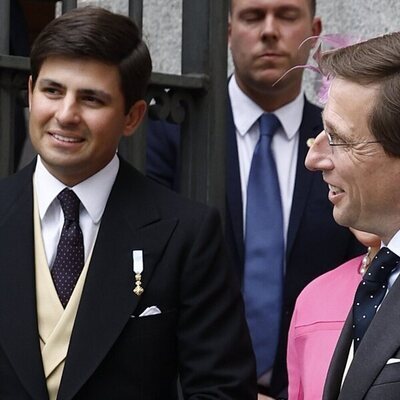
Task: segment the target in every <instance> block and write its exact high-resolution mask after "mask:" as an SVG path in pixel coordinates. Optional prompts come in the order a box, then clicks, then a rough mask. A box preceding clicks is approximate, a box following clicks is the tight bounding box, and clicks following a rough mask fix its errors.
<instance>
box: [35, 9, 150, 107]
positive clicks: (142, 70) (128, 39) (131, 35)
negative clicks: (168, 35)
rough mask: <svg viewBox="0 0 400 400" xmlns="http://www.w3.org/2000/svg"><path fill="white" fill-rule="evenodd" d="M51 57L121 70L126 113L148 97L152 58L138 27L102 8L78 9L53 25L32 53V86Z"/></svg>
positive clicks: (44, 32) (41, 37)
mask: <svg viewBox="0 0 400 400" xmlns="http://www.w3.org/2000/svg"><path fill="white" fill-rule="evenodd" d="M52 56H62V57H69V58H87V59H94V60H98V61H101V62H104V63H105V64H110V65H115V66H117V67H118V70H119V74H120V78H121V79H120V80H121V91H122V93H123V96H124V100H125V112H128V111H129V109H130V108H131V106H132V105H133V104H134V103H135V102H136V101H138V100H140V99H143V98H144V97H145V93H146V89H147V84H148V81H149V79H150V75H151V69H152V64H151V58H150V53H149V50H148V48H147V46H146V44H145V43H144V42H143V40H142V37H141V34H140V32H139V29H138V27H137V25H136V24H135V23H134V22H133V21H132V20H131V19H129V18H128V17H126V16H123V15H119V14H114V13H112V12H110V11H107V10H105V9H103V8H98V7H83V8H75V9H73V10H71V11H69V12H67V13H66V14H63V15H61V16H60V17H59V18H56V19H54V20H53V21H51V22H50V23H49V24H48V25H47V26H46V27H45V28H44V29H43V31H42V32H41V33H40V34H39V36H38V37H37V38H36V40H35V42H34V43H33V46H32V50H31V70H32V82H33V85H34V84H35V82H36V79H37V77H38V75H39V72H40V68H41V67H42V64H43V62H44V61H45V60H46V59H47V58H48V57H52Z"/></svg>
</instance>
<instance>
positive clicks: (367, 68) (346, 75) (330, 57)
mask: <svg viewBox="0 0 400 400" xmlns="http://www.w3.org/2000/svg"><path fill="white" fill-rule="evenodd" d="M319 65H320V68H321V70H322V73H323V74H324V75H325V76H328V77H330V78H334V77H338V78H342V79H345V80H348V81H351V82H354V83H357V84H360V85H366V86H368V85H377V87H378V92H377V95H376V97H375V102H374V104H373V106H372V107H371V111H370V115H369V117H368V126H369V129H370V131H371V133H372V134H373V135H374V137H375V138H376V139H377V140H379V141H381V142H382V146H383V148H384V150H385V152H386V153H387V154H389V155H392V156H396V157H400V118H399V115H400V32H395V33H391V34H388V35H384V36H380V37H376V38H373V39H370V40H367V41H365V42H361V43H357V44H354V45H352V46H348V47H345V48H341V49H338V50H334V51H330V52H327V53H325V54H323V56H322V58H321V60H320V62H319Z"/></svg>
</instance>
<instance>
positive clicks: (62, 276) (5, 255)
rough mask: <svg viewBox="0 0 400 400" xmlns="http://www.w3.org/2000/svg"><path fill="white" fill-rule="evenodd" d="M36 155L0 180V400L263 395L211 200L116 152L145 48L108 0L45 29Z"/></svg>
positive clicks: (143, 72)
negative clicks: (174, 187)
mask: <svg viewBox="0 0 400 400" xmlns="http://www.w3.org/2000/svg"><path fill="white" fill-rule="evenodd" d="M31 65H32V75H31V77H30V79H29V109H30V122H29V132H30V137H31V140H32V143H33V146H34V147H35V149H36V151H37V152H38V157H37V158H36V159H35V160H34V161H33V162H32V163H31V164H30V165H29V166H27V167H26V168H25V169H23V170H22V171H21V172H19V173H17V174H16V175H14V176H11V177H9V178H7V179H5V180H3V181H2V182H1V183H0V221H1V223H0V238H1V241H2V246H0V277H1V279H0V285H1V289H0V398H1V399H19V400H24V399H26V400H28V399H36V400H45V399H50V400H53V399H59V400H61V399H63V400H71V399H74V400H75V399H76V400H78V399H82V400H83V399H85V400H88V399H96V400H98V399H115V400H116V399H121V400H122V399H131V398H132V399H142V400H150V399H163V400H164V399H176V398H177V396H178V395H177V380H178V376H179V381H180V384H181V387H182V392H183V397H184V398H185V399H186V398H187V399H189V398H190V399H193V400H194V399H201V398H208V399H216V400H217V399H237V400H244V399H249V400H250V399H255V397H256V380H255V371H254V358H253V353H252V349H251V344H250V338H249V335H248V330H247V326H246V322H245V318H244V314H243V304H242V299H241V295H240V289H239V285H238V283H237V280H236V278H235V276H234V274H233V272H232V270H231V268H230V266H229V265H228V264H229V263H228V259H227V257H226V254H225V247H224V243H223V239H222V233H221V227H220V222H219V218H218V214H217V212H216V210H213V209H209V208H208V207H206V206H203V205H199V204H195V203H193V202H191V201H188V200H185V199H183V198H181V197H180V196H178V195H177V194H175V193H173V192H171V191H169V190H167V189H165V188H164V187H161V186H159V185H157V184H156V183H154V182H152V181H151V180H149V179H147V178H145V177H143V176H142V175H141V174H140V173H139V172H138V171H136V170H135V169H134V168H133V167H131V166H130V165H128V163H127V162H125V161H124V160H123V159H122V158H120V157H119V156H118V155H117V154H116V151H117V147H118V144H119V140H120V138H121V137H122V136H128V135H131V134H132V133H133V132H134V131H135V129H136V128H137V126H138V125H139V124H140V122H141V120H142V118H143V116H144V114H145V111H146V103H145V101H144V100H143V98H144V96H145V91H146V87H147V83H148V80H149V77H150V73H151V59H150V55H149V52H148V49H147V47H146V45H145V43H144V42H143V41H142V39H141V36H140V33H139V31H138V28H137V27H136V25H135V24H134V23H133V22H132V21H131V20H130V19H129V18H128V17H124V16H121V15H117V14H113V13H111V12H109V11H106V10H104V9H100V8H81V9H75V10H73V11H71V12H69V13H67V14H64V15H63V16H61V17H59V18H57V19H55V20H53V21H52V22H51V23H50V24H49V25H48V26H47V27H46V28H45V29H44V30H43V31H42V33H41V34H40V35H39V37H38V38H37V40H36V41H35V43H34V45H33V48H32V53H31Z"/></svg>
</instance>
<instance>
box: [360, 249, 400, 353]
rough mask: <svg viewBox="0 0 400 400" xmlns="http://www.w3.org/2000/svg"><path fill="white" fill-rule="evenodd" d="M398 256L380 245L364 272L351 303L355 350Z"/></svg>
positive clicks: (379, 302)
mask: <svg viewBox="0 0 400 400" xmlns="http://www.w3.org/2000/svg"><path fill="white" fill-rule="evenodd" d="M399 261H400V257H398V256H397V255H396V254H394V253H393V252H391V251H390V250H389V249H388V248H386V247H382V248H381V249H380V250H379V252H378V254H377V255H376V256H375V258H374V259H373V260H372V263H371V265H370V266H369V267H368V269H367V271H366V273H365V274H364V277H363V280H362V281H361V282H360V284H359V285H358V288H357V292H356V295H355V297H354V304H353V339H354V353H355V352H356V350H357V348H358V346H359V344H360V342H361V340H362V338H363V336H364V334H365V332H366V331H367V329H368V326H369V324H370V323H371V321H372V319H373V318H374V315H375V313H376V311H377V309H378V307H379V305H380V304H381V302H382V300H383V298H384V297H385V293H386V290H387V282H388V279H389V276H390V274H391V272H392V271H393V269H394V268H396V267H397V264H398V263H399Z"/></svg>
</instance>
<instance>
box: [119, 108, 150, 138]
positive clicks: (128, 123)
mask: <svg viewBox="0 0 400 400" xmlns="http://www.w3.org/2000/svg"><path fill="white" fill-rule="evenodd" d="M146 111H147V104H146V102H145V101H144V100H138V101H137V102H136V103H134V104H133V105H132V107H131V108H130V110H129V111H128V114H126V117H125V118H126V120H125V127H124V131H123V135H124V136H131V135H133V133H134V132H135V131H136V129H137V127H138V126H139V125H140V123H141V122H142V121H143V118H144V116H145V115H146Z"/></svg>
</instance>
